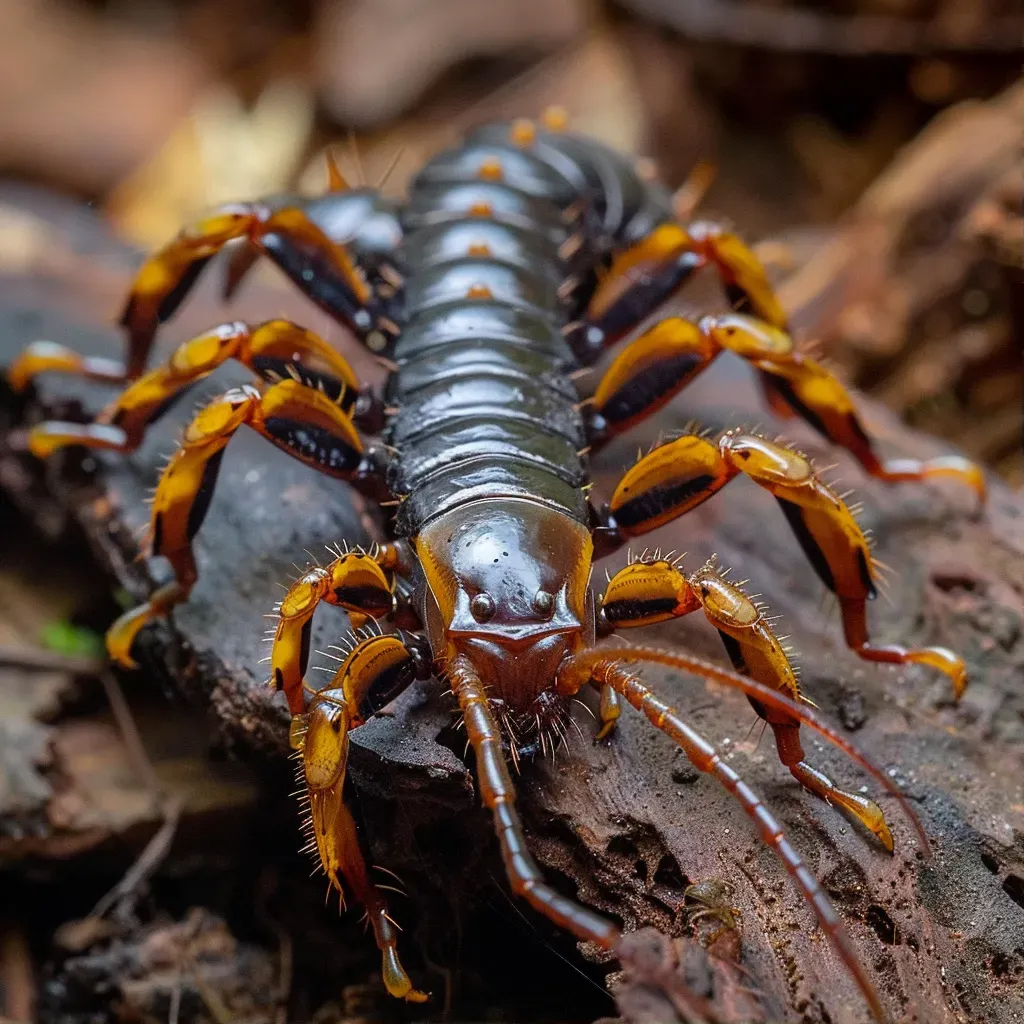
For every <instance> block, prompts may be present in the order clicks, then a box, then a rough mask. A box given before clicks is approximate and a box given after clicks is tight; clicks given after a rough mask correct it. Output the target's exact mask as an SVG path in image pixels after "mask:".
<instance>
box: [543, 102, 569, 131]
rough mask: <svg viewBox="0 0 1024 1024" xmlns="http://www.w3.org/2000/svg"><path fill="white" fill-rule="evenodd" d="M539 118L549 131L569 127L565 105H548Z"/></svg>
mask: <svg viewBox="0 0 1024 1024" xmlns="http://www.w3.org/2000/svg"><path fill="white" fill-rule="evenodd" d="M540 120H541V123H542V124H543V125H544V127H545V128H547V130H548V131H549V132H564V131H565V129H566V128H568V127H569V112H568V111H567V110H566V109H565V107H558V106H555V107H548V108H547V110H545V111H544V113H543V114H541V115H540Z"/></svg>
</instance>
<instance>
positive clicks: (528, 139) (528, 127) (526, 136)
mask: <svg viewBox="0 0 1024 1024" xmlns="http://www.w3.org/2000/svg"><path fill="white" fill-rule="evenodd" d="M509 138H510V139H511V140H512V142H513V143H514V144H515V145H517V146H532V145H533V143H534V142H535V141H536V139H537V128H536V126H535V125H534V123H533V122H532V121H528V120H527V119H526V118H525V117H520V118H516V120H515V121H513V122H512V129H511V131H510V132H509Z"/></svg>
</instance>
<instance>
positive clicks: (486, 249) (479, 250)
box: [466, 242, 491, 257]
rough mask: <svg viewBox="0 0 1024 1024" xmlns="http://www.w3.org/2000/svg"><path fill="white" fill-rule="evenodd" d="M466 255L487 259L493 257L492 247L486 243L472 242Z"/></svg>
mask: <svg viewBox="0 0 1024 1024" xmlns="http://www.w3.org/2000/svg"><path fill="white" fill-rule="evenodd" d="M466 255H467V256H484V257H487V256H490V255H491V247H490V246H489V245H488V244H487V243H486V242H470V244H469V247H468V248H467V249H466Z"/></svg>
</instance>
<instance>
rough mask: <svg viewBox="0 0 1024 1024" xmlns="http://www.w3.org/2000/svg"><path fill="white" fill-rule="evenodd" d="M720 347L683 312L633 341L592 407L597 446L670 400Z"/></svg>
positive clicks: (590, 422)
mask: <svg viewBox="0 0 1024 1024" xmlns="http://www.w3.org/2000/svg"><path fill="white" fill-rule="evenodd" d="M719 351H720V350H719V349H718V348H716V347H715V346H714V345H713V343H712V342H711V340H710V338H709V337H708V336H707V333H706V332H705V331H703V330H701V328H700V326H698V325H697V324H694V323H692V322H690V321H689V320H684V319H683V318H682V317H670V318H669V319H667V320H662V321H661V322H660V323H658V324H655V326H654V327H652V328H651V329H650V330H649V331H645V332H644V333H643V334H641V335H640V336H639V337H638V338H635V339H634V340H633V341H631V342H630V343H629V344H628V345H627V346H626V347H625V348H624V349H623V350H622V352H620V353H619V355H618V356H617V357H616V359H615V360H613V362H612V364H611V365H610V366H609V367H608V369H607V370H606V371H605V373H604V376H603V377H602V378H601V381H600V383H599V384H598V386H597V390H596V391H595V392H594V395H593V398H592V399H591V400H590V402H589V403H588V405H587V407H586V414H587V435H588V441H589V444H590V447H591V450H595V449H597V448H599V447H601V446H602V445H603V444H605V443H606V442H607V441H609V440H611V438H613V437H615V436H616V435H618V434H621V433H623V431H626V430H628V429H629V428H630V427H632V426H634V425H635V424H636V423H639V422H640V421H641V420H644V419H647V417H649V416H652V415H653V414H654V413H656V412H657V411H658V410H659V409H661V408H663V407H664V406H665V405H667V404H668V403H669V402H670V401H671V400H672V399H673V398H674V397H675V396H676V395H677V394H679V392H680V391H682V389H683V388H684V387H686V385H687V384H689V383H690V381H692V380H693V378H694V377H696V376H697V374H699V373H700V372H701V371H702V370H704V369H705V368H706V367H708V366H709V365H710V364H711V362H712V360H713V359H714V358H715V356H716V355H717V354H718V352H719Z"/></svg>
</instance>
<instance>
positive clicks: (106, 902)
mask: <svg viewBox="0 0 1024 1024" xmlns="http://www.w3.org/2000/svg"><path fill="white" fill-rule="evenodd" d="M100 681H101V682H102V683H103V689H104V690H105V691H106V693H107V700H108V701H109V702H110V709H111V711H113V713H114V718H116V719H117V724H118V728H119V729H120V731H121V736H122V738H123V739H124V742H125V746H126V747H127V748H128V752H129V755H130V757H131V759H132V761H134V762H135V766H136V768H137V770H138V771H139V772H141V773H142V775H143V776H144V777H145V779H146V782H147V783H148V785H149V788H150V789H151V790H152V791H153V793H154V795H155V796H156V798H157V799H158V801H159V802H160V808H161V812H162V814H163V824H162V825H161V826H160V828H159V829H158V830H157V831H156V834H155V835H154V836H153V838H152V839H150V841H149V842H148V843H146V845H145V847H144V848H143V850H142V853H140V854H139V856H138V858H137V859H136V861H135V863H134V864H132V866H131V867H130V868H129V869H128V870H127V872H125V875H124V877H123V878H122V879H121V881H120V882H118V883H117V885H115V886H114V887H113V888H112V889H111V890H110V891H109V892H108V893H106V895H104V896H103V897H102V898H101V899H100V901H99V902H98V903H97V904H96V906H95V907H93V909H92V913H91V914H90V915H89V916H90V917H102V916H103V915H104V914H106V913H107V911H108V910H110V908H111V907H112V906H113V905H114V904H115V903H116V902H117V901H118V900H121V899H124V898H125V897H127V896H130V895H131V894H132V893H133V892H134V891H135V890H136V889H137V888H138V887H139V886H140V885H142V883H143V882H145V881H146V879H147V878H149V876H150V875H152V874H153V872H154V871H155V870H156V869H157V868H158V867H159V866H160V863H161V862H162V861H163V859H164V858H165V857H166V856H167V853H168V851H169V850H170V848H171V843H172V842H174V835H175V833H176V832H177V830H178V821H179V819H180V817H181V807H182V801H181V798H180V797H179V796H175V795H171V794H169V793H168V792H167V791H166V789H165V788H164V785H163V783H162V782H161V781H160V778H159V776H158V775H157V774H156V769H155V768H154V767H153V762H152V761H150V759H149V755H148V754H147V753H146V748H145V746H144V745H143V743H142V737H141V736H140V735H139V730H138V727H137V726H136V724H135V719H134V718H133V717H132V712H131V708H129V707H128V702H127V701H126V700H125V697H124V693H123V692H122V691H121V687H120V685H119V684H118V682H117V679H115V678H114V674H113V673H112V672H110V671H106V672H101V673H100Z"/></svg>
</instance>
